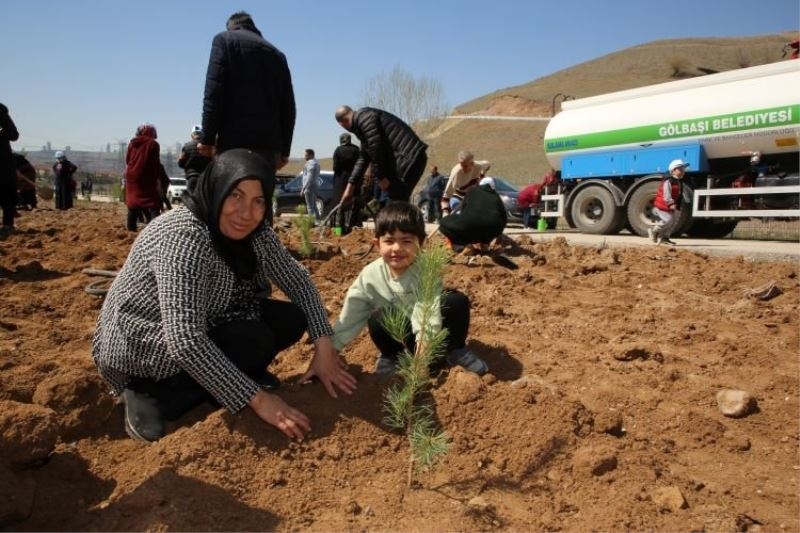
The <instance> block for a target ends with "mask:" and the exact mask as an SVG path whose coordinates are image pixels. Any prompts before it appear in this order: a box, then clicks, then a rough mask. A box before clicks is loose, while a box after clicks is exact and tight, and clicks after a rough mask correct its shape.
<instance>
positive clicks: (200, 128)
mask: <svg viewBox="0 0 800 533" xmlns="http://www.w3.org/2000/svg"><path fill="white" fill-rule="evenodd" d="M202 134H203V126H201V125H200V124H197V125H195V127H193V128H192V135H202Z"/></svg>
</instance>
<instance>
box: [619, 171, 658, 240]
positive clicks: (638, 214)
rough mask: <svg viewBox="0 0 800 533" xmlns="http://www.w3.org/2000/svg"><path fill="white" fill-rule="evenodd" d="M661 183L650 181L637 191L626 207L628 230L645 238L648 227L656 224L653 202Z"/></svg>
mask: <svg viewBox="0 0 800 533" xmlns="http://www.w3.org/2000/svg"><path fill="white" fill-rule="evenodd" d="M658 186H659V182H657V181H649V182H647V183H645V184H643V185H641V186H640V187H639V188H638V189H636V190H635V191H634V192H633V194H632V195H631V197H630V198H629V199H628V204H627V205H626V206H625V209H626V211H627V215H628V228H629V229H630V230H631V232H632V233H635V234H636V235H641V236H642V237H644V236H645V235H647V228H648V226H651V225H653V224H654V223H655V222H656V220H657V219H656V217H655V216H654V215H653V200H655V198H656V192H658Z"/></svg>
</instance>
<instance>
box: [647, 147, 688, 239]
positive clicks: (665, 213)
mask: <svg viewBox="0 0 800 533" xmlns="http://www.w3.org/2000/svg"><path fill="white" fill-rule="evenodd" d="M688 166H689V163H687V162H685V161H684V160H683V159H674V160H673V161H671V162H670V164H669V174H666V175H665V176H664V178H663V179H662V180H661V185H660V186H659V188H658V192H656V199H655V200H654V201H653V214H654V215H656V216H657V217H658V218H659V219H660V220H659V222H657V223H656V226H655V227H654V228H651V229H649V230H648V233H649V236H650V239H651V240H652V241H653V242H654V243H656V244H672V245H674V244H675V243H674V242H672V241H671V240H670V239H669V238H670V237H671V236H672V232H673V231H675V220H676V217H675V211H680V209H681V198H682V193H683V184H682V182H681V180H682V179H683V177H684V175H685V174H686V168H687V167H688Z"/></svg>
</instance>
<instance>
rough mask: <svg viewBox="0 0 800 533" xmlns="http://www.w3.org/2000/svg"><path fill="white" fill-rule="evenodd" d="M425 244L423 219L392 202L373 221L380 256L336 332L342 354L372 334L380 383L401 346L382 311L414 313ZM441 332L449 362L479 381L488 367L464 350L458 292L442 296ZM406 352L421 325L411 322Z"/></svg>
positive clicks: (465, 316)
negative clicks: (358, 338)
mask: <svg viewBox="0 0 800 533" xmlns="http://www.w3.org/2000/svg"><path fill="white" fill-rule="evenodd" d="M424 241H425V221H424V220H423V217H422V213H421V212H420V210H419V209H417V208H416V207H415V206H413V205H411V204H409V203H407V202H390V203H389V204H387V205H386V207H384V208H383V209H381V210H380V212H379V213H378V216H377V218H376V219H375V243H376V245H377V246H378V250H379V252H380V255H381V256H380V258H378V259H376V260H375V261H373V262H372V263H370V264H369V265H367V266H366V267H364V269H363V270H362V271H361V273H360V274H359V275H358V278H356V280H355V282H353V284H352V285H351V286H350V289H349V290H348V291H347V296H346V297H345V301H344V306H343V307H342V312H341V314H340V315H339V320H338V321H337V322H336V324H335V325H334V326H333V332H334V334H333V345H334V347H335V348H336V349H337V350H338V351H341V350H342V349H343V348H344V347H345V346H346V345H347V344H349V343H350V341H352V340H353V339H354V338H355V337H356V336H357V335H358V334H359V333H360V332H361V330H362V329H363V328H364V325H365V324H366V325H367V327H368V329H369V334H370V337H371V338H372V342H374V343H375V345H376V346H377V347H378V349H379V350H380V355H379V356H378V362H377V367H376V369H375V373H376V374H378V375H379V376H381V377H388V376H391V375H392V374H394V372H395V370H396V368H397V361H398V358H399V356H400V354H401V353H402V352H403V345H401V344H400V343H399V342H397V341H396V340H395V339H394V338H392V336H391V335H390V334H389V333H388V332H387V331H386V329H385V328H384V326H383V320H382V318H383V313H384V309H387V308H389V307H390V306H393V305H399V306H402V307H405V308H406V309H408V310H409V315H410V316H413V313H412V312H411V310H412V309H413V307H414V305H416V302H415V301H414V293H415V289H416V287H417V283H418V280H419V269H418V266H417V265H416V263H415V259H416V257H417V253H418V252H419V249H420V247H421V246H422V243H423V242H424ZM440 302H441V303H440V310H441V315H440V316H436V317H434V319H435V320H438V319H440V320H441V323H442V327H443V328H446V329H447V331H448V337H447V345H446V360H447V363H449V364H451V365H459V366H462V367H464V368H465V369H467V370H469V371H471V372H475V373H476V374H478V375H482V374H485V373H486V372H487V371H488V370H489V367H488V366H486V363H485V362H483V360H481V359H480V358H479V357H478V356H477V355H475V354H474V353H473V352H472V351H471V350H469V349H468V348H467V346H466V339H467V331H468V329H469V314H470V310H469V307H470V304H469V299H468V298H467V297H466V296H465V295H464V294H462V293H460V292H458V291H452V290H447V291H444V292H443V294H442V297H441V300H440ZM409 322H410V323H409V326H408V332H407V334H406V337H405V347H406V348H408V349H409V351H411V353H414V347H415V345H416V335H417V333H418V332H419V324H412V323H411V322H413V321H411V320H409Z"/></svg>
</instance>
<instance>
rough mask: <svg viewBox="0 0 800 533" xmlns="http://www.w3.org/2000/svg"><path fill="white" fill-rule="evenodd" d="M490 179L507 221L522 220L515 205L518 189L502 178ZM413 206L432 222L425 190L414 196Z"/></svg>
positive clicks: (519, 211)
mask: <svg viewBox="0 0 800 533" xmlns="http://www.w3.org/2000/svg"><path fill="white" fill-rule="evenodd" d="M492 178H494V186H495V190H496V191H497V194H499V195H500V199H501V200H503V205H505V206H506V211H507V212H508V219H509V220H522V210H521V209H520V208H519V206H518V205H517V197H518V196H519V191H520V189H519V187H517V186H516V185H514V184H512V183H510V182H508V181H506V180H505V179H503V178H498V177H496V176H492ZM414 204H415V205H416V206H417V207H419V209H420V211H422V215H423V216H424V217H425V220H427V221H430V220H432V219H431V218H429V217H428V194H427V188H423V189H421V190H420V192H419V193H418V194H417V196H416V200H414Z"/></svg>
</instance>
